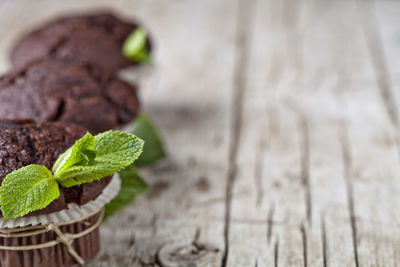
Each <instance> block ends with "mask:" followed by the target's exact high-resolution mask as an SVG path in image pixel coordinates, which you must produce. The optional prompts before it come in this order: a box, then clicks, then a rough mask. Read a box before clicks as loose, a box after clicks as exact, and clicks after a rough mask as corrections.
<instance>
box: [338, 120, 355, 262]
mask: <svg viewBox="0 0 400 267" xmlns="http://www.w3.org/2000/svg"><path fill="white" fill-rule="evenodd" d="M340 143H341V147H342V160H343V169H344V179H345V184H346V195H347V203H348V209H349V215H350V225H351V234H352V241H353V252H354V262H355V266H356V267H359V260H358V242H357V241H358V238H357V223H356V216H355V208H354V191H353V181H352V158H351V150H350V143H349V137H348V135H347V129H346V128H345V127H344V126H343V127H342V129H341V134H340Z"/></svg>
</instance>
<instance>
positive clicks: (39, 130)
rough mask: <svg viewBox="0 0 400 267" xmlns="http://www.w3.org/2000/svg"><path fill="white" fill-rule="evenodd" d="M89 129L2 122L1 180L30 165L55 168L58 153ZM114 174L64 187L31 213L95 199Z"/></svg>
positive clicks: (58, 208)
mask: <svg viewBox="0 0 400 267" xmlns="http://www.w3.org/2000/svg"><path fill="white" fill-rule="evenodd" d="M85 133H86V130H85V129H84V128H82V127H80V126H77V125H73V124H66V123H61V122H41V123H37V122H32V121H0V182H2V181H3V180H4V178H5V177H6V175H7V174H9V173H11V172H13V171H14V170H17V169H19V168H21V167H23V166H27V165H29V164H39V165H44V166H46V167H47V168H48V169H51V168H52V167H53V164H54V162H55V161H56V160H57V158H58V156H59V155H60V154H61V153H63V152H64V151H66V150H67V149H68V148H69V147H71V146H72V145H73V144H74V143H75V141H76V140H77V139H79V138H81V137H82V136H83V135H84V134H85ZM110 180H111V177H105V178H102V179H101V180H99V181H94V182H92V183H85V184H81V185H78V186H73V187H70V188H60V189H61V194H60V197H59V198H58V199H56V200H54V201H53V202H51V203H50V205H48V206H47V207H46V208H44V209H42V210H38V211H35V212H32V213H29V214H28V215H27V216H30V215H41V214H49V213H53V212H56V211H60V210H63V209H65V208H67V205H68V203H72V202H73V203H76V204H78V205H82V204H85V203H87V202H89V201H90V200H93V199H95V198H96V197H97V196H98V195H100V193H101V192H102V190H103V189H104V187H106V185H107V184H108V183H109V182H110Z"/></svg>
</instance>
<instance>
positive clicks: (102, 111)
mask: <svg viewBox="0 0 400 267" xmlns="http://www.w3.org/2000/svg"><path fill="white" fill-rule="evenodd" d="M136 91H137V90H136V87H134V86H132V85H130V84H128V83H126V82H124V81H122V80H120V79H118V78H117V77H116V76H113V75H111V76H110V75H108V74H107V73H105V72H104V70H103V69H102V68H101V67H98V66H97V65H95V64H93V63H86V62H66V61H62V60H57V59H50V58H47V59H42V60H39V61H35V62H33V63H31V64H29V65H28V66H26V67H24V68H21V69H19V70H15V71H13V72H11V73H9V74H6V75H4V76H2V77H1V78H0V119H7V120H16V119H17V120H20V119H33V120H36V121H62V122H67V123H75V124H78V125H82V126H84V127H85V128H87V129H89V130H90V132H91V133H93V134H95V133H98V132H103V131H106V130H109V129H113V128H118V127H120V126H122V125H124V124H127V123H129V122H131V121H132V120H133V119H134V118H135V117H136V115H137V114H138V112H139V101H138V98H137V94H136Z"/></svg>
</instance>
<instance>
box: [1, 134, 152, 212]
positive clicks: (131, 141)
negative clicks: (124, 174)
mask: <svg viewBox="0 0 400 267" xmlns="http://www.w3.org/2000/svg"><path fill="white" fill-rule="evenodd" d="M143 145H144V141H143V140H141V139H139V138H138V137H136V136H134V135H132V134H128V133H125V132H120V131H112V130H110V131H107V132H104V133H101V134H98V135H96V136H95V137H93V136H92V135H91V134H90V133H87V134H86V135H85V136H84V137H83V138H81V139H79V140H78V141H76V143H75V144H74V146H72V147H71V148H69V149H68V150H67V151H66V152H64V153H63V154H61V155H60V157H59V158H58V160H57V161H56V162H55V164H54V166H53V173H51V172H50V171H49V170H48V169H47V168H46V167H45V166H40V165H28V166H25V167H22V168H21V169H18V170H16V171H14V172H12V173H10V174H8V175H7V176H6V177H5V179H4V180H3V183H2V185H1V187H0V205H1V209H2V213H3V217H4V218H5V219H15V218H18V217H21V216H24V215H26V214H28V213H29V212H31V211H34V210H39V209H42V208H45V207H46V206H47V205H49V204H50V203H51V202H52V201H53V200H54V199H57V198H58V197H59V195H60V191H59V184H60V185H62V186H64V187H71V186H74V185H79V184H82V183H90V182H92V181H94V180H99V179H101V178H103V177H105V176H109V175H112V174H113V173H115V172H118V171H120V170H123V169H125V168H126V167H128V166H130V165H131V164H132V163H133V162H134V161H135V160H136V159H137V158H138V157H139V156H140V154H141V153H142V151H143Z"/></svg>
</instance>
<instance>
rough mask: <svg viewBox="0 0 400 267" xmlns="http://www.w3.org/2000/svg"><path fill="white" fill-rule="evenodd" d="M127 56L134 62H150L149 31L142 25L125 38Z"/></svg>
mask: <svg viewBox="0 0 400 267" xmlns="http://www.w3.org/2000/svg"><path fill="white" fill-rule="evenodd" d="M122 53H123V54H124V56H125V57H127V58H129V59H130V60H132V61H134V62H149V61H150V55H149V51H148V49H147V31H146V30H145V29H143V28H141V27H139V28H137V29H135V30H134V31H133V32H132V33H131V34H130V35H129V36H128V37H127V38H126V40H125V42H124V45H123V46H122Z"/></svg>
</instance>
